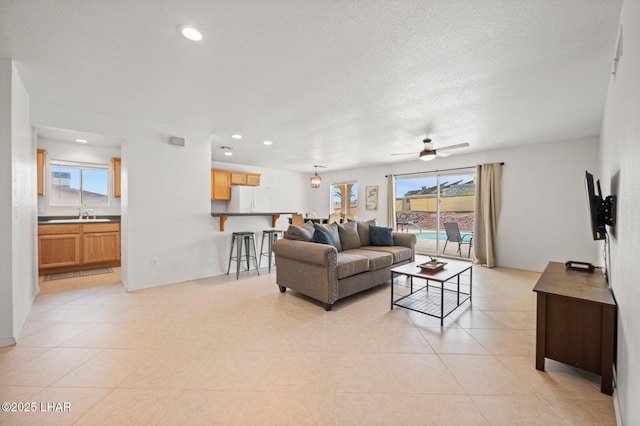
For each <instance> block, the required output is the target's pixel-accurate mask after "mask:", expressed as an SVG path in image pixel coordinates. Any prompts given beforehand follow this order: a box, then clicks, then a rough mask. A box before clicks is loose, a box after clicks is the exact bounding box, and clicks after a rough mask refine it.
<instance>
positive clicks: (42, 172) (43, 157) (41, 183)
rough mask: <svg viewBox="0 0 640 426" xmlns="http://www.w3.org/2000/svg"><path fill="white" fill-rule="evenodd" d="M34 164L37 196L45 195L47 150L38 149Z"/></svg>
mask: <svg viewBox="0 0 640 426" xmlns="http://www.w3.org/2000/svg"><path fill="white" fill-rule="evenodd" d="M36 162H37V168H38V195H44V194H45V187H46V186H45V183H46V175H47V150H46V149H39V150H37V152H36Z"/></svg>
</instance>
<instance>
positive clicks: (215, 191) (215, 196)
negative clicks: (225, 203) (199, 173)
mask: <svg viewBox="0 0 640 426" xmlns="http://www.w3.org/2000/svg"><path fill="white" fill-rule="evenodd" d="M211 199H212V200H230V199H231V174H230V173H229V172H228V171H226V170H217V169H211Z"/></svg>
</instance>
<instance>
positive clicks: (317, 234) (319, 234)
mask: <svg viewBox="0 0 640 426" xmlns="http://www.w3.org/2000/svg"><path fill="white" fill-rule="evenodd" d="M311 241H313V242H314V243H319V244H327V245H330V246H332V245H333V241H332V240H331V237H330V236H329V234H327V233H326V232H324V231H321V230H319V229H316V230H315V231H314V232H313V239H312V240H311Z"/></svg>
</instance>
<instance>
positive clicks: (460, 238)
mask: <svg viewBox="0 0 640 426" xmlns="http://www.w3.org/2000/svg"><path fill="white" fill-rule="evenodd" d="M395 190H396V202H395V211H396V223H397V230H398V231H401V232H413V233H415V234H416V237H417V244H416V251H417V252H418V253H422V254H428V255H432V256H433V255H437V256H442V255H446V256H453V257H462V258H469V257H471V256H470V252H471V244H472V238H473V223H474V198H475V169H474V168H470V169H461V170H456V171H455V172H454V173H448V174H445V173H437V172H436V173H425V174H412V175H411V176H406V177H403V176H397V177H396V188H395Z"/></svg>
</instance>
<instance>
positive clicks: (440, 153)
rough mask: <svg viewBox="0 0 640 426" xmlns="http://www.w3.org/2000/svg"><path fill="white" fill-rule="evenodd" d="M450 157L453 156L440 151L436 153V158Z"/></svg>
mask: <svg viewBox="0 0 640 426" xmlns="http://www.w3.org/2000/svg"><path fill="white" fill-rule="evenodd" d="M450 155H451V154H449V153H448V152H442V151H440V150H437V151H436V156H438V157H448V156H450Z"/></svg>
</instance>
